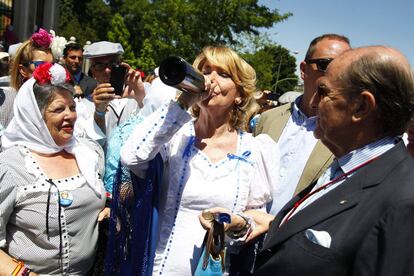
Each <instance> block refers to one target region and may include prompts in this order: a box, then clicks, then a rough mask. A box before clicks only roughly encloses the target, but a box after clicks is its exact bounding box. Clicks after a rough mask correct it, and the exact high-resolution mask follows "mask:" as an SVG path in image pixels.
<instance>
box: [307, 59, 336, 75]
mask: <svg viewBox="0 0 414 276" xmlns="http://www.w3.org/2000/svg"><path fill="white" fill-rule="evenodd" d="M332 60H333V58H315V59H308V60H307V61H306V63H309V64H312V63H314V64H316V68H317V69H318V71H320V72H323V73H325V72H326V68H328V65H329V63H331V61H332Z"/></svg>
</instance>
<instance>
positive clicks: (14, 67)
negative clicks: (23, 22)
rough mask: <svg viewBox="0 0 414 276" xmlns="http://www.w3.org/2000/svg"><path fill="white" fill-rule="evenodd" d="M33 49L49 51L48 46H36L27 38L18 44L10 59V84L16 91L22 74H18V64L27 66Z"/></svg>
mask: <svg viewBox="0 0 414 276" xmlns="http://www.w3.org/2000/svg"><path fill="white" fill-rule="evenodd" d="M35 50H38V51H43V52H46V53H49V52H50V53H51V50H50V49H49V48H43V47H39V46H36V45H35V44H34V43H33V41H31V40H30V39H29V40H27V41H25V42H23V43H22V45H20V47H19V48H18V49H17V51H16V54H15V55H14V57H13V58H12V60H11V65H10V86H11V87H13V88H14V89H16V91H17V90H19V88H20V86H22V84H23V76H22V75H21V74H20V70H19V65H20V64H21V65H23V66H26V67H27V66H29V65H30V64H29V63H30V62H31V61H32V60H33V51H35Z"/></svg>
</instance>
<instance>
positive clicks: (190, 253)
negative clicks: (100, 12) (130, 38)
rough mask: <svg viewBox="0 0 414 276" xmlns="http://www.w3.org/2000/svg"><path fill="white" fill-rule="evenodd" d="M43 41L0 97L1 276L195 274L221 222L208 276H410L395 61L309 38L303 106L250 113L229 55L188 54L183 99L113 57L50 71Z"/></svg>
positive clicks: (404, 111)
mask: <svg viewBox="0 0 414 276" xmlns="http://www.w3.org/2000/svg"><path fill="white" fill-rule="evenodd" d="M52 39H53V36H52V35H51V34H49V33H48V32H47V31H45V30H43V29H40V30H39V32H37V33H35V34H33V36H32V37H31V38H30V39H29V40H27V41H25V42H23V43H21V44H20V45H19V47H18V48H17V50H16V52H15V53H14V54H13V56H12V58H11V61H10V70H9V75H10V84H9V86H8V87H1V89H0V136H1V140H0V141H1V143H0V147H1V148H0V151H1V153H0V275H13V276H15V275H25V276H27V275H31V276H33V275H194V273H195V271H196V270H197V273H199V271H198V270H199V263H200V260H201V259H202V258H201V256H202V254H203V249H204V246H205V242H206V240H205V238H204V237H205V233H206V230H207V231H210V228H211V225H212V220H218V218H219V217H221V216H222V215H223V214H226V215H228V216H229V218H230V219H229V220H228V221H226V222H225V223H224V229H225V232H226V254H225V259H224V260H221V261H220V262H221V263H222V270H221V271H218V272H216V273H218V274H214V275H411V274H413V273H414V260H413V259H414V247H413V246H411V245H410V244H411V241H412V239H413V237H414V219H413V218H412V217H413V216H412V214H413V213H412V212H413V211H414V187H413V186H412V184H411V182H412V177H411V174H412V173H413V170H412V168H414V161H413V159H412V156H413V155H414V153H413V152H414V150H413V149H414V124H413V123H412V118H413V112H414V74H413V70H412V67H411V65H410V64H409V62H408V61H407V59H406V58H405V57H404V55H403V54H402V53H401V52H399V51H398V50H396V49H393V48H390V47H388V46H366V47H360V48H354V49H353V48H351V44H350V41H349V39H348V38H347V37H345V36H342V35H338V34H323V35H321V36H318V37H316V38H315V39H313V40H312V41H311V42H310V45H309V48H308V51H307V53H306V56H305V59H304V60H303V61H302V62H301V63H300V73H301V76H300V77H301V78H302V80H303V82H304V91H303V94H301V95H300V96H299V97H297V98H296V100H295V101H294V102H292V103H288V104H285V105H282V106H279V107H276V108H273V109H270V110H267V111H265V112H263V113H261V114H258V110H260V107H259V105H258V104H257V102H256V99H255V95H256V92H257V89H256V81H257V80H256V73H255V70H254V68H253V67H252V66H250V65H249V64H248V63H247V62H246V61H245V60H244V59H243V58H241V57H240V55H238V54H237V53H236V52H235V51H234V50H232V49H231V48H229V47H226V46H208V45H207V46H206V47H204V48H203V49H202V51H201V52H200V53H199V54H198V55H197V56H196V57H195V59H194V62H193V67H194V68H195V69H196V70H197V71H198V72H200V73H201V74H202V75H203V77H204V89H203V90H202V91H200V92H199V93H186V92H185V91H179V90H176V89H175V88H173V87H170V86H167V85H165V84H164V83H163V82H162V81H161V79H160V77H159V76H158V69H157V68H154V72H153V74H150V76H149V77H147V78H145V79H144V74H143V73H142V72H140V71H138V70H135V69H134V68H132V67H131V66H130V65H128V64H127V63H124V62H122V54H123V52H124V50H123V48H122V46H121V44H119V43H114V42H108V41H100V42H95V43H92V44H91V45H89V46H88V47H87V48H85V49H83V47H82V46H81V45H79V44H77V43H76V42H73V41H72V42H70V43H68V44H67V45H66V46H65V48H64V49H62V53H61V55H62V58H61V59H59V58H58V57H56V56H54V53H53V52H52V50H51V43H52ZM84 59H88V61H89V65H90V67H89V69H88V71H87V72H83V71H82V68H83V62H84ZM117 67H122V70H124V72H125V74H124V77H123V78H121V79H120V80H119V79H118V80H115V81H118V82H119V81H121V82H122V83H123V86H122V91H115V88H114V84H113V81H114V78H113V74H112V72H115V71H114V70H116V68H117ZM111 76H112V78H111ZM252 118H254V120H252ZM413 178H414V175H413ZM206 214H208V215H206ZM196 275H199V274H196ZM209 275H210V274H209Z"/></svg>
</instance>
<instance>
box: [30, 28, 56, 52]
mask: <svg viewBox="0 0 414 276" xmlns="http://www.w3.org/2000/svg"><path fill="white" fill-rule="evenodd" d="M30 39H31V40H32V41H33V43H34V44H35V45H36V46H38V47H41V48H49V47H50V44H51V43H52V35H51V34H49V33H48V32H47V31H45V30H44V29H42V28H40V29H39V31H38V32H37V33H34V34H33V35H32V37H31V38H30Z"/></svg>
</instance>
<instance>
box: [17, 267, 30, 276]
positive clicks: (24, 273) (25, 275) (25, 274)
mask: <svg viewBox="0 0 414 276" xmlns="http://www.w3.org/2000/svg"><path fill="white" fill-rule="evenodd" d="M30 272H32V270H31V269H30V268H28V267H27V266H24V269H23V271H22V273H21V274H20V276H29V275H30Z"/></svg>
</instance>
